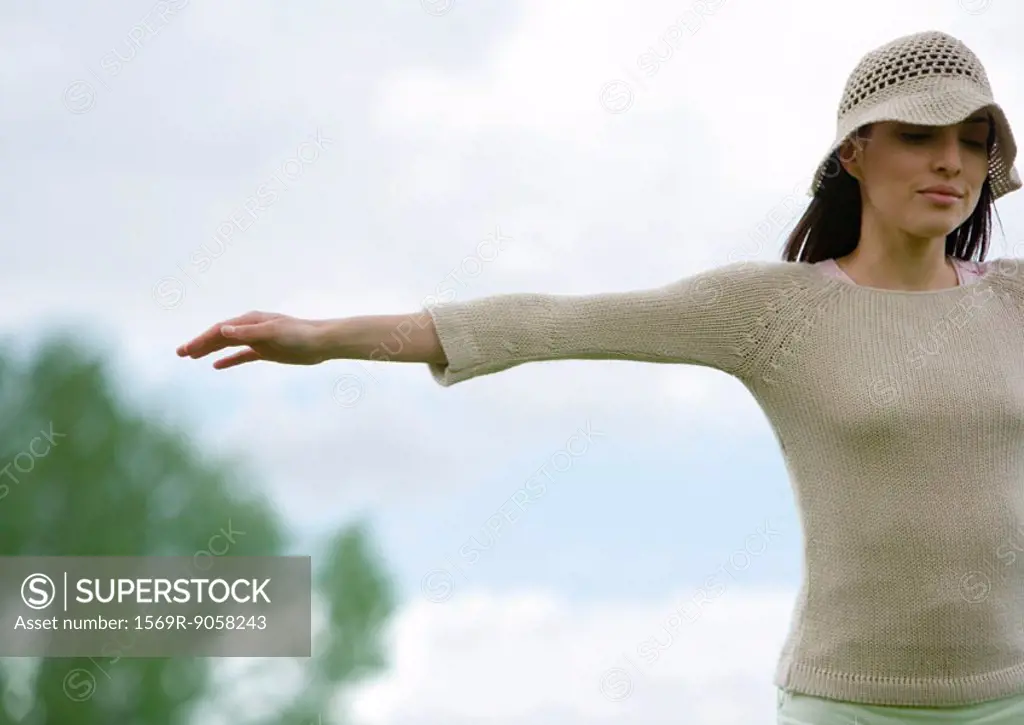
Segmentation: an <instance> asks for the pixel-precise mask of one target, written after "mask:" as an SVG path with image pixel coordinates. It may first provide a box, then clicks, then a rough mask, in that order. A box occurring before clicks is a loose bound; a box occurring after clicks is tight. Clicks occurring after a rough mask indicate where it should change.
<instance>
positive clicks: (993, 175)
mask: <svg viewBox="0 0 1024 725" xmlns="http://www.w3.org/2000/svg"><path fill="white" fill-rule="evenodd" d="M922 80H923V82H922V83H919V84H915V85H920V86H924V87H922V88H919V89H913V90H911V89H909V88H908V89H907V92H904V93H901V94H899V95H897V96H894V97H890V98H888V99H886V100H884V101H882V102H880V103H877V104H875V105H872V106H868V107H866V108H863V109H860V110H859V111H858V113H856V114H851V117H850V118H845V119H843V122H842V123H841V124H840V127H839V129H838V131H837V133H836V138H835V140H834V141H833V143H832V147H831V148H830V149H829V150H828V153H826V154H825V156H824V157H823V158H822V160H821V163H819V164H818V168H817V171H816V172H815V175H814V179H813V181H812V183H811V188H810V190H809V195H810V196H814V194H815V193H816V192H817V191H818V189H819V188H820V186H821V182H822V180H823V179H824V178H825V176H826V175H831V176H834V175H836V174H838V173H839V169H834V170H833V171H830V169H829V166H834V163H832V155H833V154H834V153H835V151H836V149H838V148H839V147H840V146H841V145H842V144H843V142H844V141H845V140H846V139H847V138H849V137H850V136H851V135H852V134H853V133H854V132H855V131H856V130H857V129H859V128H861V127H862V126H865V125H867V124H869V123H879V122H882V121H896V122H899V123H912V124H915V125H920V126H950V125H954V124H958V123H961V122H963V121H965V120H967V119H968V118H969V117H970V116H971V115H972V114H974V113H976V112H978V111H980V110H986V111H988V112H989V114H990V115H991V118H992V121H993V123H994V124H995V127H996V128H995V136H996V138H995V144H994V146H993V149H992V153H991V155H990V157H989V179H990V182H991V186H992V195H993V197H994V198H999V197H1001V196H1003V195H1005V194H1008V193H1010V192H1011V191H1016V190H1017V189H1020V188H1021V180H1020V176H1019V174H1018V173H1017V169H1016V168H1015V167H1014V162H1015V160H1016V157H1017V142H1016V140H1015V139H1014V136H1013V130H1012V129H1011V128H1010V123H1009V121H1008V120H1007V118H1006V113H1005V112H1004V111H1003V109H1002V107H1001V106H1000V105H999V104H998V103H995V102H994V101H993V100H992V98H991V97H990V96H988V95H986V94H984V93H981V92H980V91H979V90H978V88H977V86H975V85H974V84H972V83H969V82H963V83H950V82H949V80H948V79H947V80H946V81H945V84H944V86H942V87H941V88H938V87H935V86H934V85H933V84H930V83H928V82H927V79H922Z"/></svg>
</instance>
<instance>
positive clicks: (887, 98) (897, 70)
mask: <svg viewBox="0 0 1024 725" xmlns="http://www.w3.org/2000/svg"><path fill="white" fill-rule="evenodd" d="M983 108H984V109H987V110H988V112H989V115H990V116H991V117H992V120H993V122H994V124H995V127H996V129H995V130H996V135H995V143H994V145H993V147H992V153H991V154H990V155H989V173H988V178H989V181H990V183H991V187H992V195H993V197H994V198H996V199H998V198H999V197H1001V196H1004V195H1005V194H1008V193H1010V192H1011V191H1016V190H1017V189H1019V188H1021V180H1020V176H1019V175H1018V173H1017V170H1016V168H1015V167H1014V165H1013V164H1014V160H1015V158H1016V155H1017V144H1016V141H1015V139H1014V136H1013V131H1012V129H1011V128H1010V124H1009V122H1008V121H1007V119H1006V115H1005V113H1004V112H1003V109H1002V108H1001V107H1000V106H999V104H997V103H996V102H995V100H994V98H993V94H992V87H991V84H990V83H989V79H988V75H987V74H986V72H985V68H984V67H983V66H982V64H981V61H980V60H979V59H978V57H977V56H976V55H975V54H974V52H973V51H972V50H971V49H970V48H968V47H967V46H966V45H965V44H964V43H963V42H962V41H960V40H958V39H957V38H954V37H953V36H951V35H948V34H946V33H942V32H938V31H927V32H924V33H915V34H913V35H905V36H903V37H900V38H897V39H895V40H893V41H891V42H889V43H886V44H885V45H882V46H880V47H878V48H875V49H874V50H872V51H871V52H870V53H868V54H867V55H865V56H864V57H863V58H861V60H860V62H859V63H858V64H857V67H856V68H854V69H853V72H852V73H850V76H849V78H847V81H846V87H845V88H844V90H843V97H842V99H841V100H840V101H839V109H838V112H837V115H836V135H835V139H834V140H833V142H832V146H831V147H830V148H829V151H828V153H827V154H826V155H825V158H824V159H823V160H822V161H821V162H820V163H819V165H818V168H817V171H816V172H815V175H814V178H813V180H812V183H811V188H810V191H809V193H810V194H811V195H812V196H813V195H814V194H815V193H816V192H817V191H818V189H819V188H820V187H821V185H822V183H823V181H824V179H826V178H831V177H835V176H837V175H838V174H839V171H840V165H839V159H838V158H837V157H836V154H835V152H836V150H837V149H838V148H839V147H840V145H841V144H842V143H843V141H845V140H846V139H847V138H849V137H850V135H851V134H853V132H854V131H856V130H857V129H859V128H860V127H862V126H865V125H868V124H871V123H876V122H879V121H899V122H901V123H908V124H916V125H922V126H948V125H953V124H957V123H960V122H961V121H964V120H966V119H967V118H968V117H969V116H970V115H971V114H972V113H974V112H975V111H978V110H981V109H983Z"/></svg>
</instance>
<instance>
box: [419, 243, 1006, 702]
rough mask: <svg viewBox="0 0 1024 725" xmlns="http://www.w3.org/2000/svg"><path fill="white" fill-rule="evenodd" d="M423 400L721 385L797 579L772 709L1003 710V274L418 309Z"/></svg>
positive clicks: (750, 270)
mask: <svg viewBox="0 0 1024 725" xmlns="http://www.w3.org/2000/svg"><path fill="white" fill-rule="evenodd" d="M431 314H432V316H433V319H434V322H435V324H436V326H437V331H438V335H439V337H440V339H441V344H442V346H443V347H444V350H445V352H446V354H447V358H448V364H447V365H446V366H437V365H433V366H430V369H431V372H432V374H433V375H434V378H435V379H436V380H437V381H438V382H439V383H440V384H442V385H446V386H447V385H452V384H454V383H457V382H460V381H464V380H468V379H470V378H473V377H478V376H481V375H488V374H491V373H496V372H498V371H502V370H507V369H508V368H511V367H514V366H516V365H520V364H522V363H526V362H532V361H543V360H559V359H561V360H566V359H576V360H579V359H629V360H641V361H650V362H661V363H686V364H691V365H702V366H707V367H711V368H716V369H718V370H722V371H724V372H726V373H728V374H730V375H732V376H734V377H736V378H737V379H739V380H740V381H742V382H743V384H744V385H745V386H746V387H747V389H748V390H750V392H751V394H753V395H754V397H755V399H756V400H757V401H758V403H759V405H760V406H761V407H762V409H763V410H764V412H765V415H766V416H767V418H768V420H769V421H770V423H771V425H772V428H773V430H774V433H775V435H776V437H777V439H778V441H779V443H780V445H781V447H782V452H783V454H784V456H785V460H786V466H787V469H788V471H789V473H790V477H791V481H792V486H793V491H794V495H795V498H796V502H797V505H798V507H799V512H800V515H801V520H802V527H803V533H804V558H805V568H804V572H803V579H802V582H801V587H800V591H799V595H798V597H797V600H796V603H795V607H794V610H793V618H792V621H791V624H790V629H789V633H788V636H787V639H786V642H785V645H784V647H783V650H782V653H781V656H780V658H779V661H778V666H777V669H776V672H775V683H776V684H777V685H778V686H779V687H782V688H784V689H787V690H792V691H796V692H800V693H804V694H808V695H815V696H818V697H827V698H832V699H838V700H847V701H854V702H861V703H873V704H884V705H917V706H936V707H938V706H953V705H964V704H970V703H975V702H980V701H984V700H991V699H996V698H1000V697H1006V696H1010V695H1014V694H1018V693H1022V692H1024V554H1022V555H1019V556H1018V553H1019V552H1021V551H1024V260H1014V259H1002V260H995V261H992V262H990V263H987V268H986V270H985V271H984V273H983V274H982V276H981V278H980V279H979V280H978V281H977V282H976V283H974V284H971V285H967V286H962V287H954V288H949V289H944V290H937V291H928V292H909V291H898V290H880V289H874V288H870V287H862V286H857V285H854V284H851V283H849V282H844V281H842V280H836V279H834V278H832V277H829V276H826V275H825V274H823V273H822V270H821V269H820V268H817V267H814V266H812V265H810V264H806V263H797V262H742V263H736V264H730V265H726V266H723V267H719V268H716V269H713V270H711V271H707V272H704V273H701V274H697V275H693V276H690V277H687V278H685V279H682V280H680V281H677V282H675V283H673V284H670V285H667V286H665V287H661V288H658V289H651V290H645V291H637V292H623V293H611V294H600V295H589V296H566V295H540V294H513V295H498V296H493V297H487V298H483V299H477V300H471V301H466V302H458V303H450V304H446V305H441V306H439V307H435V308H433V309H432V310H431Z"/></svg>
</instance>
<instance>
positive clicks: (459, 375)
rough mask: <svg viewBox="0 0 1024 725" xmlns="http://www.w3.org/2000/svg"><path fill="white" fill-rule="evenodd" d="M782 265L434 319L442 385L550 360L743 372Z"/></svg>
mask: <svg viewBox="0 0 1024 725" xmlns="http://www.w3.org/2000/svg"><path fill="white" fill-rule="evenodd" d="M779 264H780V263H772V262H760V263H753V262H737V263H734V264H729V265H725V266H722V267H718V268H715V269H712V270H709V271H705V272H701V273H699V274H695V275H692V276H689V277H685V278H683V279H680V280H677V281H675V282H673V283H671V284H667V285H665V286H662V287H657V288H653V289H647V290H637V291H629V292H615V293H604V294H596V295H553V294H547V295H545V294H504V295H495V296H491V297H484V298H481V299H477V300H469V301H464V302H454V303H448V304H442V305H439V306H436V307H433V308H429V309H428V310H427V312H429V314H430V315H431V317H432V318H433V321H434V326H435V328H436V330H437V335H438V337H439V339H440V341H441V346H442V348H443V349H444V352H445V356H446V358H447V361H448V362H447V364H429V368H430V372H431V374H432V375H433V377H434V379H435V380H436V381H437V382H438V383H439V384H440V385H443V386H446V387H447V386H450V385H453V384H455V383H458V382H462V381H464V380H469V379H471V378H474V377H479V376H482V375H489V374H492V373H496V372H500V371H503V370H507V369H509V368H512V367H515V366H517V365H521V364H523V363H527V362H536V361H546V360H612V359H618V360H634V361H645V362H659V363H684V364H691V365H701V366H705V367H711V368H716V369H718V370H722V371H724V372H726V373H729V374H731V375H736V374H737V373H738V372H739V371H740V370H741V368H742V367H743V365H744V363H745V361H746V358H747V355H748V354H749V350H750V347H751V345H752V343H753V340H754V333H755V330H756V329H757V328H758V327H759V324H760V323H761V321H762V318H763V316H764V314H765V312H766V309H767V307H768V306H769V305H768V300H769V296H770V293H771V291H772V290H775V291H777V290H778V288H779V285H780V281H779V275H778V274H769V273H768V272H769V270H772V269H776V270H777V269H779V266H778V265H779Z"/></svg>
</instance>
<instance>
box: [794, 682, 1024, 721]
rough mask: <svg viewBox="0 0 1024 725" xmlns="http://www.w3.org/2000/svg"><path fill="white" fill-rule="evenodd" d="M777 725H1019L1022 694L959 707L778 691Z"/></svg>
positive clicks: (1023, 707)
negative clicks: (876, 702) (863, 702)
mask: <svg viewBox="0 0 1024 725" xmlns="http://www.w3.org/2000/svg"><path fill="white" fill-rule="evenodd" d="M778 705H779V708H778V720H777V723H778V725H925V724H926V723H927V724H928V725H1022V724H1024V694H1021V695H1014V696H1013V697H1004V698H1001V699H999V700H990V701H989V702H981V703H978V704H975V705H964V706H963V707H889V706H886V705H861V704H859V703H856V702H841V701H838V700H826V699H824V698H821V697H811V696H809V695H801V694H799V693H796V692H785V691H784V690H779V700H778Z"/></svg>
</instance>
